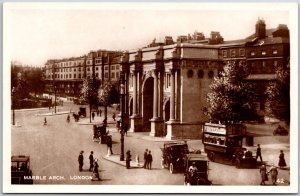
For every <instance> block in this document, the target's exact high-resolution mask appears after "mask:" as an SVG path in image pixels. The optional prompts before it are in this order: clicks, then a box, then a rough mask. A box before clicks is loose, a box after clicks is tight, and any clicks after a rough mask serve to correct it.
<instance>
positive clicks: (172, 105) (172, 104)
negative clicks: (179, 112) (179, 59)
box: [170, 69, 176, 121]
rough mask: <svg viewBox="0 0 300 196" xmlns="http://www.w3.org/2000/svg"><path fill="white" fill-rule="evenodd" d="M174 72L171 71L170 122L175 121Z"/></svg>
mask: <svg viewBox="0 0 300 196" xmlns="http://www.w3.org/2000/svg"><path fill="white" fill-rule="evenodd" d="M175 72H176V71H175V70H174V69H172V70H171V97H170V121H175Z"/></svg>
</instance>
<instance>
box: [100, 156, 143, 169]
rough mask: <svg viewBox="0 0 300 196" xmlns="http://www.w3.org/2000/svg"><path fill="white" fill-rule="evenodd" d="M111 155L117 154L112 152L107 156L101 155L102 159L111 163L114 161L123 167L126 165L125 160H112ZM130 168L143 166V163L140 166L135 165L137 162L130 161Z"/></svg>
mask: <svg viewBox="0 0 300 196" xmlns="http://www.w3.org/2000/svg"><path fill="white" fill-rule="evenodd" d="M112 156H117V154H114V155H111V156H109V157H107V156H102V158H103V159H104V160H107V161H110V162H112V163H115V164H118V165H121V166H123V167H126V162H125V161H115V160H112V159H111V158H110V157H112ZM130 168H143V165H142V164H141V165H140V166H137V163H136V162H135V161H130Z"/></svg>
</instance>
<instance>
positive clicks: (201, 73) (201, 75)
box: [198, 69, 204, 78]
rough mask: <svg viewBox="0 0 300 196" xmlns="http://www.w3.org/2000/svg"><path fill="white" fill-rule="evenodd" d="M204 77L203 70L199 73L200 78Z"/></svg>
mask: <svg viewBox="0 0 300 196" xmlns="http://www.w3.org/2000/svg"><path fill="white" fill-rule="evenodd" d="M203 76H204V71H203V70H202V69H201V70H199V71H198V78H203Z"/></svg>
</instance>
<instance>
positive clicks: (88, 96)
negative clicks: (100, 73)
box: [80, 78, 100, 122]
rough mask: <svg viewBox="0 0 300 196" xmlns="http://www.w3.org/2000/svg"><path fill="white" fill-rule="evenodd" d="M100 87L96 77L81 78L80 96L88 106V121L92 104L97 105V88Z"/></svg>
mask: <svg viewBox="0 0 300 196" xmlns="http://www.w3.org/2000/svg"><path fill="white" fill-rule="evenodd" d="M99 87H100V80H98V79H89V78H85V79H84V80H83V84H82V87H81V96H80V98H81V99H82V100H84V101H86V102H87V103H89V106H90V122H91V121H92V120H91V113H92V106H98V104H99V101H98V89H99Z"/></svg>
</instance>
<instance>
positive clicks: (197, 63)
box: [45, 19, 290, 139]
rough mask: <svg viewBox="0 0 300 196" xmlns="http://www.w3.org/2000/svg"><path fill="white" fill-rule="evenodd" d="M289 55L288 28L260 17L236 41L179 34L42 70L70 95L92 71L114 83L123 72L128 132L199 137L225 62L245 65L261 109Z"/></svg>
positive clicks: (88, 56) (176, 136)
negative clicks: (209, 97)
mask: <svg viewBox="0 0 300 196" xmlns="http://www.w3.org/2000/svg"><path fill="white" fill-rule="evenodd" d="M109 54H110V55H109ZM289 56H290V44H289V30H288V27H287V26H286V25H279V26H278V27H277V28H274V29H266V25H265V22H264V21H263V20H260V19H259V20H258V21H257V24H256V25H255V28H254V34H253V35H250V36H249V37H247V38H245V39H241V40H230V41H224V39H223V37H222V36H221V35H220V33H219V32H214V31H213V32H211V35H210V37H209V38H205V36H204V35H203V33H199V32H195V33H194V34H192V35H190V34H189V35H187V36H179V37H178V38H177V39H176V41H173V38H172V37H171V36H166V37H165V39H164V40H156V39H154V40H153V41H152V42H151V43H150V44H149V45H148V46H147V47H145V48H142V49H138V50H133V51H126V52H124V53H120V52H107V51H97V52H93V53H89V54H88V55H87V56H83V57H78V58H74V59H67V60H60V61H53V60H49V61H48V62H47V64H46V66H45V67H46V69H45V70H46V78H47V80H48V81H51V82H53V81H60V82H61V83H60V85H61V86H59V88H61V89H64V90H65V92H67V93H71V94H72V93H74V94H76V93H78V89H79V88H78V87H79V85H80V82H81V83H82V80H83V78H85V77H91V76H92V75H91V74H93V73H95V77H96V78H97V77H98V78H100V79H101V80H111V81H115V82H117V81H118V80H119V77H120V74H122V76H123V75H124V77H125V81H126V85H125V86H126V88H125V90H126V92H127V93H126V96H125V111H124V113H125V116H127V118H126V119H127V120H126V122H127V123H128V127H130V131H131V132H149V134H150V135H151V136H155V137H157V136H158V137H167V138H170V139H184V138H200V134H201V130H202V126H203V123H204V122H207V120H208V119H207V115H206V112H207V109H208V103H207V102H206V96H207V93H208V92H210V88H209V85H210V84H211V82H212V81H213V78H214V77H219V73H220V72H221V71H222V69H223V66H224V65H225V64H227V63H233V62H234V63H244V64H246V65H247V67H248V70H249V74H250V75H249V76H248V78H247V81H248V82H251V83H252V84H253V85H256V86H257V89H259V93H260V95H259V97H260V99H259V100H254V101H257V102H258V103H259V111H260V112H262V113H263V112H264V110H265V101H266V100H265V97H264V94H265V93H264V92H265V91H266V86H267V84H268V82H270V81H272V80H274V79H275V70H276V68H278V67H282V68H287V67H286V66H287V64H288V60H289ZM54 62H55V63H54ZM54 65H56V66H54ZM93 65H94V66H93ZM93 68H94V69H95V71H94V72H93V71H91V69H93ZM53 70H55V71H54V72H53Z"/></svg>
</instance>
